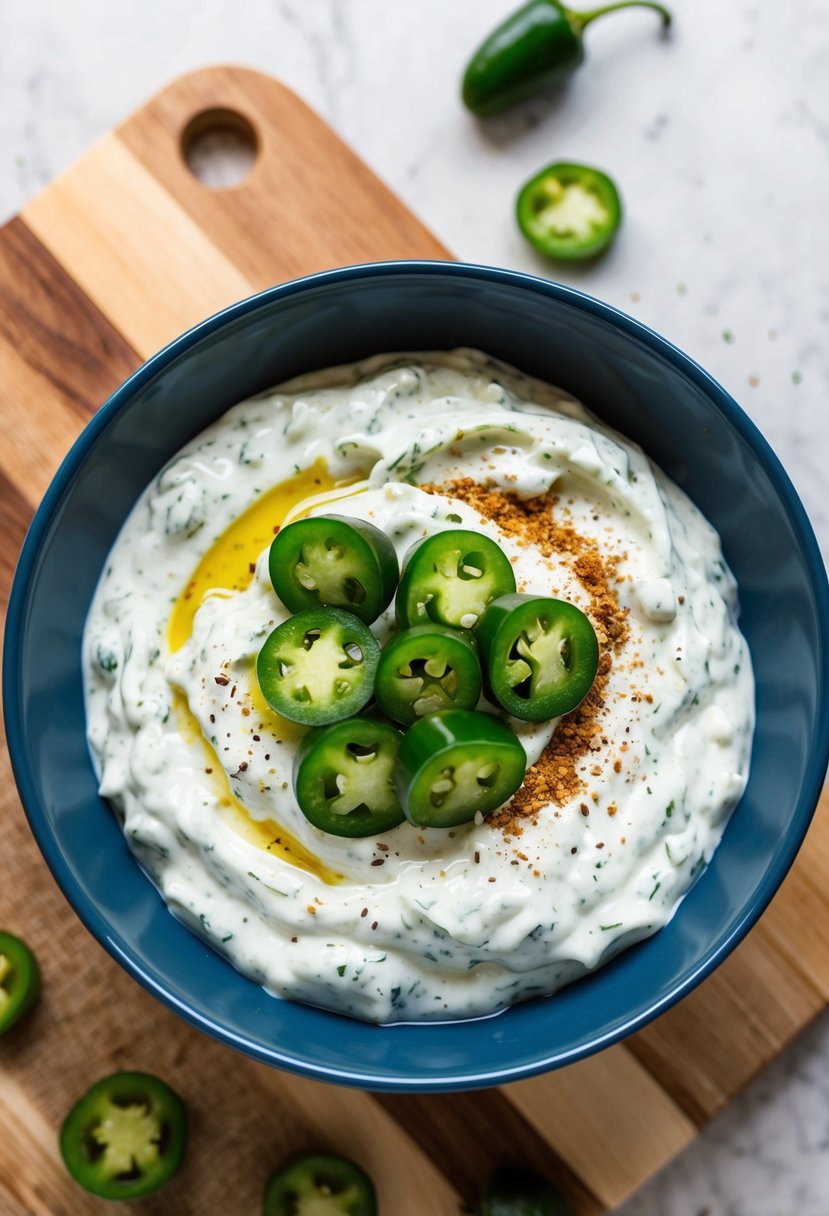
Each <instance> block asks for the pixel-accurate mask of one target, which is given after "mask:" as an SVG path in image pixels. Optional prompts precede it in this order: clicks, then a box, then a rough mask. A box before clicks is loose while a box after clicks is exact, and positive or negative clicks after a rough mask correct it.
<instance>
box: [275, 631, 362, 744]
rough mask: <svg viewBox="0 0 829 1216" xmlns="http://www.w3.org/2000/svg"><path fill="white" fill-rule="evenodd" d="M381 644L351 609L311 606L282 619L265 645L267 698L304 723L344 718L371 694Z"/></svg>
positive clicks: (288, 715)
mask: <svg viewBox="0 0 829 1216" xmlns="http://www.w3.org/2000/svg"><path fill="white" fill-rule="evenodd" d="M379 658H380V646H379V644H378V642H377V639H376V638H375V636H374V634H373V633H372V632H371V631H370V630H369V629H367V628H366V626H365V625H364V624H363V622H362V621H358V620H357V618H356V616H352V614H351V613H350V612H342V611H341V610H340V609H338V608H310V609H308V610H307V611H306V612H298V613H297V614H296V616H291V617H288V620H287V621H283V622H282V624H281V625H277V627H276V629H274V631H273V633H271V634H270V635H269V636H268V638H267V639H266V641H265V644H264V646H263V647H262V649H261V650H260V651H259V657H258V658H257V660H256V675H257V678H258V680H259V687H260V688H261V689H262V694H263V696H264V697H265V700H266V701H267V702H268V704H269V705H270V706H271V708H272V709H275V710H276V712H277V713H278V714H282V716H283V718H289V719H290V721H291V722H301V723H302V724H303V725H304V726H320V725H323V724H325V723H327V722H341V721H342V720H343V718H348V717H350V716H351V715H352V714H356V713H359V711H360V710H361V709H362V708H363V707H364V706H365V705H367V704H368V702H369V701H370V700H371V696H372V692H373V691H374V675H375V672H376V671H377V662H378V660H379Z"/></svg>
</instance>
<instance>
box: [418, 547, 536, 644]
mask: <svg viewBox="0 0 829 1216" xmlns="http://www.w3.org/2000/svg"><path fill="white" fill-rule="evenodd" d="M514 590H515V575H514V574H513V572H512V566H511V565H510V562H509V558H508V557H507V556H506V554H505V553H504V551H503V550H502V549H501V548H499V546H498V545H496V543H495V541H494V540H490V539H489V537H488V536H484V535H483V534H482V533H480V532H471V531H466V530H465V529H462V528H457V529H454V530H452V531H448V532H438V533H437V534H436V535H435V536H427V537H426V539H425V540H422V541H419V542H418V544H417V545H416V546H415V548H413V549H412V550H410V552H409V554H408V555H407V558H406V562H405V565H404V567H403V574H402V575H401V578H400V586H399V588H398V590H397V600H396V601H395V607H396V612H397V623H398V625H404V626H405V625H421V624H424V623H426V622H428V621H434V622H436V623H437V624H439V625H449V626H450V627H452V628H454V629H471V628H472V627H473V625H474V624H475V623H476V621H477V620H478V617H479V616H480V615H481V613H482V612H483V610H484V608H485V607H486V606H487V604H488V603H489V602H490V601H491V600H494V599H495V598H496V597H497V596H499V595H507V594H508V593H509V592H510V591H514Z"/></svg>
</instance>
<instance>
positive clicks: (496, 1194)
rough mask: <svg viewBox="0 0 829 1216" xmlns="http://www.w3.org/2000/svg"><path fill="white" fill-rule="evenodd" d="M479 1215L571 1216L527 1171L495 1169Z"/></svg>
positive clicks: (542, 1181)
mask: <svg viewBox="0 0 829 1216" xmlns="http://www.w3.org/2000/svg"><path fill="white" fill-rule="evenodd" d="M481 1216H572V1209H571V1208H570V1205H569V1203H568V1202H567V1200H566V1199H565V1198H564V1196H563V1195H560V1194H559V1192H558V1191H557V1190H556V1189H555V1188H554V1187H553V1186H551V1185H550V1183H549V1182H547V1181H546V1179H544V1178H540V1177H539V1176H538V1175H537V1174H532V1173H530V1171H529V1170H519V1169H513V1168H511V1167H508V1166H507V1167H504V1168H502V1169H498V1170H495V1171H494V1173H493V1174H491V1175H490V1178H489V1180H488V1182H487V1184H486V1187H485V1189H484V1193H483V1196H482V1197H481Z"/></svg>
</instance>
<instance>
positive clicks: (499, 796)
mask: <svg viewBox="0 0 829 1216" xmlns="http://www.w3.org/2000/svg"><path fill="white" fill-rule="evenodd" d="M526 767H527V757H526V754H525V752H524V749H523V747H522V746H521V744H520V743H519V741H518V739H516V737H515V735H514V734H513V733H512V731H511V730H510V728H509V727H508V726H507V725H506V723H504V722H502V721H501V719H500V718H496V717H494V716H493V715H492V714H483V713H478V712H477V711H475V710H472V709H444V710H442V711H441V712H440V713H436V714H429V716H428V717H427V718H420V719H419V720H418V721H417V722H415V724H414V726H410V727H409V729H408V730H407V731H406V734H405V735H404V736H403V742H402V743H401V744H400V751H399V752H398V754H397V770H396V781H397V793H398V795H399V797H400V801H401V803H402V804H403V810H404V811H405V812H406V817H407V818H408V819H409V820H410V821H411V822H412V823H414V824H416V825H417V827H423V828H452V827H455V826H456V825H457V824H459V823H468V822H469V820H470V819H474V817H475V814H476V812H477V811H480V812H481V814H482V815H488V814H489V813H490V811H494V810H495V809H496V807H499V806H501V805H502V804H503V803H505V802H507V801H508V800H509V799H510V798H511V797H512V795H513V794H514V793H515V791H516V790H517V789H518V787H519V785H520V784H521V782H522V781H523V780H524V772H525V770H526Z"/></svg>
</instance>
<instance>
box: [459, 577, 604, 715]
mask: <svg viewBox="0 0 829 1216" xmlns="http://www.w3.org/2000/svg"><path fill="white" fill-rule="evenodd" d="M476 636H477V638H478V643H479V645H480V647H481V655H482V658H483V666H484V682H485V687H486V692H487V696H489V697H490V699H491V700H493V701H494V702H495V703H496V704H497V705H500V706H501V708H502V709H505V710H506V711H507V713H510V714H512V715H513V717H516V718H521V719H523V720H524V721H525V722H543V721H546V720H547V719H549V718H558V717H560V716H561V715H562V714H566V713H570V711H571V710H573V709H575V708H576V707H577V706H578V705H580V704H581V702H582V701H583V700H584V698H585V697H586V696H587V694H588V692H589V691H590V689H591V687H592V685H593V681H594V680H595V678H596V671H597V670H598V665H599V643H598V640H597V638H596V633H595V630H594V629H593V626H592V625H591V624H590V621H589V620H588V618H587V617H586V616H585V614H584V613H583V612H582V611H581V609H579V608H577V607H576V606H575V604H570V603H568V602H567V601H566V600H557V599H549V598H546V597H544V596H536V595H519V594H515V595H505V596H502V597H501V598H499V599H497V600H494V601H493V602H492V603H491V604H490V605H488V607H487V609H486V611H485V612H484V613H483V615H482V617H481V620H480V622H479V624H478V628H477V630H476Z"/></svg>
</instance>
